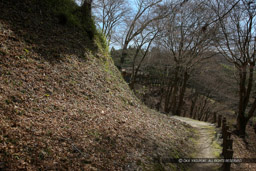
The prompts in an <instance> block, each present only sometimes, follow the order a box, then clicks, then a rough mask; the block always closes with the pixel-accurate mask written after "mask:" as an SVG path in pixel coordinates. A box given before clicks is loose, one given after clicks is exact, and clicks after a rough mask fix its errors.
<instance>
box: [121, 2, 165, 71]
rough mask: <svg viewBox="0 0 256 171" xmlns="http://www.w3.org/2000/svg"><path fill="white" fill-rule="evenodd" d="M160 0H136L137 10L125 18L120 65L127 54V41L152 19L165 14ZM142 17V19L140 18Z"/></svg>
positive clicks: (141, 30) (159, 17)
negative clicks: (127, 18) (125, 28)
mask: <svg viewBox="0 0 256 171" xmlns="http://www.w3.org/2000/svg"><path fill="white" fill-rule="evenodd" d="M161 1H162V0H136V2H137V12H136V14H135V15H134V16H133V17H132V18H131V19H130V20H127V31H126V34H125V36H124V37H125V38H124V42H123V45H122V55H121V58H120V63H121V67H122V65H123V63H124V61H125V58H126V56H127V48H128V45H129V43H130V42H131V41H132V40H133V39H134V38H135V37H136V36H138V35H140V34H141V33H142V32H143V31H144V30H145V29H146V27H147V26H148V25H149V24H151V23H152V22H153V21H156V20H159V19H162V18H164V17H165V16H167V13H165V12H166V8H165V6H161V5H160V2H161ZM141 18H143V20H141Z"/></svg>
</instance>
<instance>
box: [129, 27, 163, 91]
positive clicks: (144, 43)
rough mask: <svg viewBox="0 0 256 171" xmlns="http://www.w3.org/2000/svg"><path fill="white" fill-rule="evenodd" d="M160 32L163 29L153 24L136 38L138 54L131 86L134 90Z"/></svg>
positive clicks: (135, 55) (133, 66)
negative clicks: (143, 64)
mask: <svg viewBox="0 0 256 171" xmlns="http://www.w3.org/2000/svg"><path fill="white" fill-rule="evenodd" d="M159 32H161V29H160V28H159V27H158V24H157V23H152V24H151V27H150V28H149V29H145V30H144V31H143V32H141V33H140V34H139V36H137V37H136V38H134V44H135V47H136V52H135V54H134V56H133V61H132V75H131V81H130V84H129V85H130V88H131V89H134V84H135V82H136V78H137V75H138V72H139V70H140V68H141V65H142V63H143V61H144V60H145V58H146V57H147V54H148V52H149V50H150V47H151V45H152V43H153V41H154V39H155V38H156V37H157V36H158V34H159ZM143 47H144V48H143ZM139 54H141V55H142V57H141V58H140V59H138V56H139Z"/></svg>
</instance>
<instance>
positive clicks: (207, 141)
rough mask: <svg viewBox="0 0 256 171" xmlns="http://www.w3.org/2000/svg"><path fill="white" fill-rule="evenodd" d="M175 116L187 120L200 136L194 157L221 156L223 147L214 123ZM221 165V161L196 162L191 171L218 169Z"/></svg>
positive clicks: (212, 170)
mask: <svg viewBox="0 0 256 171" xmlns="http://www.w3.org/2000/svg"><path fill="white" fill-rule="evenodd" d="M173 118H175V119H177V120H180V121H182V122H185V123H187V124H189V125H191V126H192V127H193V128H194V129H195V132H196V134H197V137H198V138H197V139H196V141H195V144H196V145H197V147H196V149H197V152H196V154H195V156H194V158H219V156H220V154H221V151H222V148H221V146H220V143H219V140H218V136H217V134H216V128H215V126H214V125H213V124H211V123H207V122H201V121H197V120H193V119H190V118H185V117H178V116H173ZM220 167H221V163H195V164H194V165H193V167H192V168H191V169H190V171H216V170H219V168H220Z"/></svg>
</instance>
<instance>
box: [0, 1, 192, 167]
mask: <svg viewBox="0 0 256 171" xmlns="http://www.w3.org/2000/svg"><path fill="white" fill-rule="evenodd" d="M14 2H16V1H8V3H7V1H1V2H0V9H1V16H0V169H2V170H135V169H138V168H141V169H146V170H164V169H165V170H176V169H177V170H182V169H185V168H186V167H188V166H184V165H179V164H162V163H161V162H158V160H159V159H161V158H162V157H164V158H166V157H170V158H177V157H189V156H190V154H192V153H193V152H194V148H193V141H192V139H193V131H191V127H190V126H188V125H185V124H182V123H181V122H179V121H177V120H174V119H171V118H170V117H168V116H166V115H163V114H159V113H157V112H155V111H153V110H150V109H148V108H147V107H145V106H144V105H143V104H142V103H141V102H140V101H139V100H137V99H136V97H135V96H134V95H133V93H132V92H131V91H130V90H129V88H128V86H127V84H126V83H125V82H124V81H123V79H122V78H121V75H120V73H119V72H118V70H117V69H116V68H115V66H114V64H113V62H112V60H111V59H110V57H108V56H103V55H102V54H100V53H91V52H90V50H86V48H88V45H87V44H86V43H88V42H86V41H85V40H84V39H82V38H81V34H80V33H79V32H77V30H76V29H74V28H70V27H64V26H60V25H58V24H57V23H56V21H55V18H54V17H53V16H50V17H51V18H49V15H44V13H43V12H42V13H41V12H39V11H37V10H34V8H35V6H33V5H34V4H33V3H30V1H27V0H25V1H22V3H14ZM20 6H21V7H22V8H20ZM29 9H31V10H29ZM47 17H48V18H47ZM42 23H43V24H42ZM52 36H54V37H52ZM50 59H51V60H50Z"/></svg>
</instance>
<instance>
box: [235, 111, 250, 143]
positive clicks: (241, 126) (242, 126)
mask: <svg viewBox="0 0 256 171" xmlns="http://www.w3.org/2000/svg"><path fill="white" fill-rule="evenodd" d="M247 122H248V119H247V118H245V117H244V115H241V114H239V115H238V117H237V123H236V126H237V131H238V134H239V136H240V137H242V138H244V137H245V134H246V133H245V132H246V125H247Z"/></svg>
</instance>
